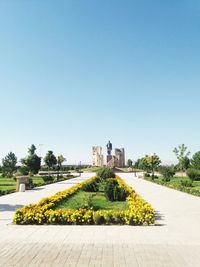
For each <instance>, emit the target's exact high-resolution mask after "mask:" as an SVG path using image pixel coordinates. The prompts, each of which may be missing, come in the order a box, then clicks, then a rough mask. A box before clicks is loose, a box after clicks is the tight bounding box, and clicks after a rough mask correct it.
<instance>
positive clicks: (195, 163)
mask: <svg viewBox="0 0 200 267" xmlns="http://www.w3.org/2000/svg"><path fill="white" fill-rule="evenodd" d="M191 167H192V168H194V169H197V170H200V151H198V152H196V153H195V154H194V155H193V157H192V159H191Z"/></svg>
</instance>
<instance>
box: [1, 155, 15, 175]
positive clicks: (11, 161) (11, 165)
mask: <svg viewBox="0 0 200 267" xmlns="http://www.w3.org/2000/svg"><path fill="white" fill-rule="evenodd" d="M16 164H17V157H16V156H15V154H14V153H12V152H10V153H8V155H7V156H5V158H3V159H2V172H3V175H5V176H8V177H12V176H13V173H14V172H15V170H16Z"/></svg>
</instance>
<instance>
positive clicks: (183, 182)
mask: <svg viewBox="0 0 200 267" xmlns="http://www.w3.org/2000/svg"><path fill="white" fill-rule="evenodd" d="M181 185H182V186H185V187H193V181H191V180H181Z"/></svg>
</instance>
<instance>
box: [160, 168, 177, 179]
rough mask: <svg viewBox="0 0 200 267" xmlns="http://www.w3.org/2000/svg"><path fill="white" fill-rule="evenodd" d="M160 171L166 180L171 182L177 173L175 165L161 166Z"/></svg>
mask: <svg viewBox="0 0 200 267" xmlns="http://www.w3.org/2000/svg"><path fill="white" fill-rule="evenodd" d="M159 172H160V173H161V174H162V176H163V181H164V182H169V181H170V179H171V178H172V177H173V176H174V175H175V173H176V171H175V169H174V167H173V166H160V168H159Z"/></svg>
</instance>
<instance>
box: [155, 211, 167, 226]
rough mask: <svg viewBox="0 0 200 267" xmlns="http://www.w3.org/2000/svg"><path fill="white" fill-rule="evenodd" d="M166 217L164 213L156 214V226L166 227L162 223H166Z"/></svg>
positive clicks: (157, 212)
mask: <svg viewBox="0 0 200 267" xmlns="http://www.w3.org/2000/svg"><path fill="white" fill-rule="evenodd" d="M164 217H165V216H164V215H163V214H162V213H160V212H159V211H156V213H155V219H156V221H155V226H166V224H165V223H162V221H164Z"/></svg>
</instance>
